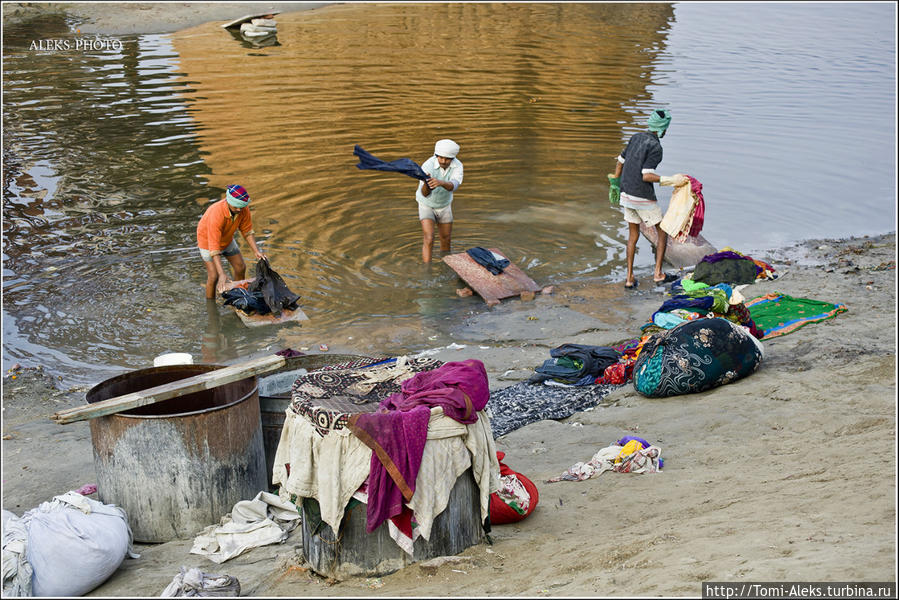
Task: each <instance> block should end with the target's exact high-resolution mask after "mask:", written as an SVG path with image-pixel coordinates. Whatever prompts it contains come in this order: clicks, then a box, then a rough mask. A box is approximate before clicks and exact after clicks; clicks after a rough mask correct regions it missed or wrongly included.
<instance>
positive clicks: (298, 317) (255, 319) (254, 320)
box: [216, 277, 309, 327]
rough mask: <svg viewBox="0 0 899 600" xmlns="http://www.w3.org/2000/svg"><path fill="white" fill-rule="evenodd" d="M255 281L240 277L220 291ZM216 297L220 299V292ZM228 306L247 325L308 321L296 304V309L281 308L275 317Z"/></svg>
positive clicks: (258, 325)
mask: <svg viewBox="0 0 899 600" xmlns="http://www.w3.org/2000/svg"><path fill="white" fill-rule="evenodd" d="M254 281H256V278H255V277H254V278H252V279H241V280H240V281H232V282H231V283H230V284H229V285H227V286H225V288H224V289H223V290H222V291H228V290H230V289H233V288H236V287H237V286H239V285H242V284H245V283H246V284H251V283H253V282H254ZM216 298H217V299H218V300H221V299H222V297H221V294H216ZM227 306H228V308H230V309H232V310H233V311H234V312H235V313H237V316H238V317H240V320H241V321H243V324H244V325H246V326H247V327H260V326H262V325H280V324H281V323H287V322H288V321H308V320H309V317H307V316H306V313H304V312H303V309H302V308H300V307H299V306H297V308H296V310H287V309H282V310H281V315H280V316H278V317H276V316H275V315H274V314H271V313H269V314H267V315H248V314H247V313H245V312H244V311H242V310H240V309H238V308H235V307H234V306H231V305H230V304H228V305H227Z"/></svg>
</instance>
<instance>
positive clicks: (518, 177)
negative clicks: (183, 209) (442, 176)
mask: <svg viewBox="0 0 899 600" xmlns="http://www.w3.org/2000/svg"><path fill="white" fill-rule="evenodd" d="M370 8H371V7H365V6H360V5H340V6H331V7H327V8H325V9H322V10H320V11H314V12H310V13H296V14H288V15H281V16H280V17H279V18H278V32H279V39H280V40H281V41H282V43H283V45H282V46H281V47H279V48H277V49H275V50H272V51H271V52H269V53H267V55H266V56H265V57H264V58H263V57H258V56H253V55H251V54H250V53H247V52H242V51H238V50H237V49H236V48H235V47H234V45H233V43H231V42H232V40H230V39H229V37H228V36H222V35H221V34H220V32H217V31H214V30H213V29H211V28H209V27H206V26H203V27H198V28H194V29H191V30H187V31H184V32H181V33H179V34H176V35H175V36H174V44H175V47H176V48H177V50H178V53H179V55H180V57H181V61H180V65H181V68H182V70H183V71H184V72H185V75H184V77H185V79H186V80H189V81H190V90H186V91H185V92H184V93H185V95H186V97H187V98H188V99H189V100H190V101H191V105H192V109H193V113H192V114H193V117H194V119H195V121H196V123H197V135H198V143H199V145H200V148H201V149H202V152H203V153H204V155H205V160H206V163H207V164H208V165H209V166H210V168H211V170H212V172H211V174H210V176H209V180H210V183H211V184H212V185H213V186H215V187H222V186H225V185H227V184H228V183H231V182H236V181H239V182H241V183H242V184H243V185H245V186H246V187H247V188H248V190H249V191H250V193H251V195H252V196H253V197H254V203H256V206H255V209H254V217H255V219H256V220H257V222H258V223H262V224H265V225H266V232H265V233H266V239H265V245H266V247H267V253H268V254H269V255H270V256H272V257H274V258H273V260H274V261H275V263H276V268H277V269H278V271H279V272H280V273H282V274H283V275H284V276H285V279H288V278H289V279H292V280H293V281H294V282H295V283H296V284H297V285H300V286H302V287H303V289H305V290H306V291H307V296H306V298H307V300H308V302H309V303H310V305H309V308H308V309H307V313H309V314H310V317H312V319H313V322H314V323H316V324H329V325H332V326H336V325H339V324H343V323H346V322H353V321H357V320H360V319H368V318H370V317H371V316H372V315H378V314H393V315H395V316H397V317H414V316H415V315H420V314H421V313H422V306H425V305H432V304H434V301H435V300H436V299H437V298H444V297H445V296H446V294H447V291H450V292H451V291H452V289H451V288H450V289H449V290H448V286H447V284H448V283H451V282H453V281H454V279H455V277H454V275H453V274H452V273H447V272H446V270H443V271H438V272H436V273H434V274H432V275H429V276H427V277H421V276H419V272H418V265H417V262H418V260H419V259H418V255H419V246H420V225H419V223H418V219H417V210H416V208H417V207H416V204H415V202H414V186H415V182H414V181H413V180H411V179H408V178H404V177H402V176H397V175H386V174H382V173H372V172H360V171H358V170H356V169H355V168H354V164H355V158H354V157H353V155H352V148H353V146H354V144H356V143H360V144H362V145H363V146H364V147H366V148H367V149H369V150H370V151H372V152H373V153H375V154H377V155H379V156H385V157H388V156H389V157H391V158H393V157H397V158H398V157H401V156H409V157H411V158H413V160H416V161H418V162H423V161H424V159H425V158H427V157H428V156H429V155H430V153H431V149H432V147H433V140H435V139H438V138H441V137H451V138H453V139H454V140H457V141H458V142H459V143H460V144H461V145H462V153H461V154H460V157H462V158H463V160H464V162H465V164H466V167H468V165H471V167H470V168H467V169H466V170H467V171H468V172H467V173H466V180H465V185H464V186H463V188H461V189H460V191H459V192H457V194H456V201H455V202H454V213H455V214H456V225H455V227H454V238H455V239H454V241H455V250H456V251H460V250H461V249H464V248H466V247H470V246H473V245H494V244H496V245H500V246H501V247H502V248H503V249H504V250H505V251H507V252H509V253H510V254H511V255H512V256H513V257H515V258H516V260H517V262H520V264H521V265H522V266H527V265H529V268H530V269H531V270H532V275H533V276H534V277H535V278H536V279H538V280H543V281H547V280H552V279H554V278H556V277H564V276H568V275H570V273H571V272H572V271H573V270H577V271H582V270H583V269H584V264H585V263H590V267H589V268H593V269H601V270H604V271H605V272H608V270H609V269H610V268H611V267H610V264H611V260H612V259H613V258H614V256H615V251H612V252H610V251H609V250H608V249H606V248H603V249H602V250H601V252H597V248H596V245H597V244H596V242H597V238H598V235H597V233H598V232H597V230H598V229H599V230H600V232H601V233H602V234H605V238H603V239H613V238H615V237H617V228H618V227H619V221H620V219H619V216H618V214H617V212H613V211H611V210H610V209H609V208H608V207H607V206H605V205H603V204H600V205H599V206H597V202H596V200H597V199H596V195H597V189H596V186H595V185H594V183H593V182H594V181H595V179H596V169H597V165H596V156H601V155H606V156H614V154H615V153H616V152H617V151H618V149H619V148H618V145H619V143H620V139H621V123H622V122H623V121H625V120H626V119H627V115H626V113H625V111H624V108H623V107H624V106H627V105H630V104H632V103H633V102H634V101H639V100H640V99H641V98H645V97H646V84H647V81H648V80H649V79H651V73H652V55H653V54H654V53H656V52H658V50H659V48H660V47H661V45H662V44H661V43H662V41H663V36H664V32H665V31H666V30H667V28H668V23H669V20H670V18H671V16H672V9H671V7H670V6H669V5H659V4H652V5H639V6H637V5H633V6H628V5H600V4H595V5H590V4H573V5H566V4H552V5H547V4H514V5H481V4H436V5H385V6H379V7H378V8H377V10H376V11H372V10H370ZM447 22H454V23H458V24H459V26H458V28H457V29H458V30H457V31H455V32H454V33H453V35H435V34H434V32H435V31H438V30H439V29H440V28H441V27H442V26H443V24H445V23H447ZM638 23H639V24H641V26H642V28H643V30H642V31H641V33H640V34H639V35H636V34H635V35H633V36H628V35H626V34H625V35H620V34H617V35H614V36H613V35H610V33H611V32H612V31H617V32H620V31H622V30H627V29H630V28H629V27H625V26H626V25H627V24H633V25H636V24H638ZM646 31H648V32H650V33H646ZM653 32H654V33H653ZM634 46H636V47H639V48H641V50H642V52H641V53H634V52H633V47H634ZM599 168H602V169H605V168H606V167H605V166H604V165H603V166H602V167H599ZM588 212H589V213H593V214H595V215H596V218H595V219H593V220H590V221H585V220H584V218H583V215H584V214H585V213H588ZM257 229H258V228H257ZM457 304H458V303H457ZM363 307H364V309H363ZM426 312H427V311H426Z"/></svg>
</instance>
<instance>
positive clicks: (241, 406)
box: [87, 364, 268, 543]
mask: <svg viewBox="0 0 899 600" xmlns="http://www.w3.org/2000/svg"><path fill="white" fill-rule="evenodd" d="M220 368H221V366H218V365H203V364H200V365H172V366H164V367H153V368H149V369H141V370H138V371H132V372H130V373H125V374H123V375H119V376H117V377H113V378H112V379H108V380H106V381H104V382H102V383H100V384H97V385H96V386H94V387H93V388H92V389H91V390H90V391H88V393H87V401H88V403H94V402H100V401H102V400H107V399H109V398H114V397H116V396H121V395H123V394H129V393H132V392H138V391H141V390H145V389H149V388H152V387H155V386H158V385H164V384H166V383H171V382H173V381H178V380H180V379H186V378H188V377H193V376H195V375H200V374H203V373H207V372H209V371H213V370H215V369H220ZM256 383H257V382H256V377H255V376H254V377H249V378H246V379H242V380H240V381H235V382H232V383H229V384H225V385H222V386H219V387H215V388H212V389H208V390H203V391H200V392H195V393H192V394H185V395H183V396H178V397H175V398H171V399H169V400H165V401H163V402H157V403H155V404H149V405H147V406H141V407H138V408H135V409H132V410H129V411H124V412H121V413H116V414H113V415H108V416H104V417H98V418H95V419H92V420H91V422H90V427H91V438H92V441H93V447H94V467H95V469H96V472H97V491H98V493H99V496H100V500H102V501H103V502H105V503H107V504H116V505H118V506H120V507H122V508H123V509H125V512H126V513H127V515H128V522H129V524H130V525H131V531H132V533H133V534H134V539H135V540H136V541H139V542H150V543H155V542H167V541H170V540H174V539H185V538H190V537H193V536H194V535H195V534H197V533H198V532H199V531H200V530H201V529H203V528H204V527H206V526H208V525H212V524H215V523H218V522H219V521H220V519H221V517H222V516H224V515H226V514H228V513H229V512H231V508H232V507H233V506H234V504H235V503H236V502H239V501H240V500H249V499H252V498H253V497H255V496H256V494H257V493H259V492H260V491H263V490H267V489H268V477H267V475H266V471H265V451H264V447H263V441H262V423H261V419H260V411H259V395H258V392H257V387H256Z"/></svg>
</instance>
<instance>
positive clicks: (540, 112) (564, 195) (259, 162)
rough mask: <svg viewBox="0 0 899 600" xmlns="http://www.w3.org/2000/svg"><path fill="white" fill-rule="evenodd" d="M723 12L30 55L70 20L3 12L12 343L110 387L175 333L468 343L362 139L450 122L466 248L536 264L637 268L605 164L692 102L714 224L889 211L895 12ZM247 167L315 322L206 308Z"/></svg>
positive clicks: (572, 7) (192, 39) (328, 24)
mask: <svg viewBox="0 0 899 600" xmlns="http://www.w3.org/2000/svg"><path fill="white" fill-rule="evenodd" d="M731 6H732V5H729V4H728V5H723V4H722V5H712V7H711V8H709V7H708V5H706V4H702V3H697V4H678V5H676V10H675V7H673V6H672V5H670V4H658V3H632V4H628V3H613V4H598V3H592V4H591V3H554V4H549V3H516V4H491V3H437V4H414V3H409V4H394V5H375V4H368V3H364V4H345V5H333V6H329V7H325V8H323V9H317V10H313V11H305V12H300V13H293V14H281V15H279V16H278V17H277V21H278V36H277V40H278V44H275V45H272V46H267V47H262V48H258V47H250V46H248V45H247V44H245V43H244V42H243V41H242V40H235V39H234V38H233V37H232V36H231V35H230V34H229V33H228V32H227V31H225V30H223V29H222V28H221V27H219V25H218V24H215V23H212V24H207V25H204V26H201V27H196V28H193V29H190V30H186V31H183V32H180V33H178V34H174V35H138V36H125V37H122V38H120V39H121V41H122V42H123V48H122V51H121V52H120V53H116V52H110V51H94V52H84V53H82V52H77V53H76V52H57V53H51V52H34V51H30V50H29V43H30V41H31V40H33V39H40V38H49V37H65V36H72V35H73V34H72V33H69V29H68V24H67V23H66V22H65V21H64V20H62V19H55V18H50V19H47V20H44V21H39V22H33V23H31V24H29V25H28V26H25V27H19V28H5V29H4V37H3V44H4V47H3V53H4V55H3V69H4V83H3V85H4V90H3V93H4V112H3V163H4V181H3V185H4V194H3V241H2V251H3V327H4V333H3V344H4V351H3V352H4V357H3V358H4V361H21V362H23V363H43V364H45V365H46V366H47V368H48V369H50V370H54V369H55V370H59V371H62V372H66V374H69V373H68V372H71V373H76V374H81V376H83V378H84V379H86V380H87V381H88V382H96V380H97V379H98V378H99V375H98V372H99V371H102V370H104V369H109V368H110V367H113V368H118V369H124V368H138V367H143V366H148V365H149V364H150V363H151V362H152V357H154V356H156V355H158V354H161V353H164V352H168V351H182V352H191V353H193V354H195V355H197V356H202V357H203V358H204V360H205V359H206V357H207V356H208V357H213V356H214V357H216V360H217V361H226V360H233V359H235V358H237V357H239V356H246V355H248V354H251V353H254V352H259V351H263V350H269V349H279V348H283V347H294V348H297V349H299V348H302V347H308V348H316V347H317V346H318V344H319V343H327V344H328V345H329V346H330V347H331V348H332V350H334V351H347V352H351V353H369V354H372V353H374V354H380V353H385V352H386V353H390V352H399V351H408V350H417V349H421V348H424V347H431V346H437V345H441V344H446V343H448V342H449V341H452V340H451V333H452V330H453V327H454V326H455V325H456V324H457V323H459V322H461V321H462V320H463V319H462V318H463V317H464V316H466V315H467V314H468V313H470V312H472V311H480V310H484V307H483V303H482V302H480V300H479V299H477V298H469V299H459V298H456V297H455V294H454V290H455V288H456V287H459V286H460V282H459V280H458V278H457V277H456V276H455V274H454V273H452V272H451V271H450V270H449V269H447V268H444V266H443V265H440V264H437V265H433V266H432V267H431V268H428V269H424V268H422V267H423V265H421V264H420V262H419V252H420V235H421V234H420V225H419V223H418V220H417V211H416V204H415V201H414V185H415V182H414V181H413V180H411V179H408V178H404V177H402V176H396V175H391V174H383V173H376V172H365V171H359V170H357V169H356V168H355V167H354V165H355V157H354V156H353V154H352V149H353V146H354V144H356V143H359V144H361V145H362V146H363V147H365V148H366V149H367V150H369V151H371V152H372V153H374V154H375V155H377V156H383V157H395V158H398V157H402V156H409V157H410V158H412V159H413V160H416V161H419V162H422V161H423V160H424V159H425V158H426V157H427V156H429V155H430V152H431V149H432V148H433V142H434V140H436V139H439V138H443V137H448V138H452V139H454V140H456V141H457V142H459V143H460V145H461V146H462V152H461V153H460V159H461V160H462V161H463V162H464V163H465V166H466V176H465V183H464V185H463V187H462V188H460V190H459V191H458V192H457V194H456V197H455V200H454V206H453V212H454V214H455V216H456V225H455V226H454V232H453V233H454V250H455V251H461V250H463V249H465V248H467V247H471V246H496V247H499V248H501V249H502V250H504V251H505V252H507V253H508V254H509V255H510V257H511V258H513V260H514V262H515V263H516V264H517V265H518V266H520V267H522V268H524V269H526V270H527V271H528V273H529V275H530V276H531V277H532V278H533V279H534V280H535V281H537V282H538V283H540V284H552V283H558V282H564V281H570V280H572V279H577V278H579V277H584V276H588V277H595V276H609V275H615V276H618V277H620V275H621V269H622V265H623V263H624V243H623V242H624V227H623V224H622V220H621V217H620V214H619V213H618V212H617V211H615V210H612V209H611V208H610V207H609V206H608V203H607V201H606V200H605V196H606V191H607V190H606V179H605V173H606V172H608V170H609V169H610V168H611V165H612V164H613V163H612V161H613V159H614V156H616V155H617V153H618V152H619V151H620V150H621V147H622V144H623V142H624V140H626V139H627V137H628V136H629V135H630V133H633V131H635V130H636V129H637V128H639V127H642V125H643V122H644V119H645V115H646V113H647V112H648V109H649V108H651V107H654V106H656V105H662V106H666V107H670V108H672V110H673V113H674V127H675V129H672V133H671V135H670V136H667V137H666V139H665V162H664V163H663V166H664V168H665V169H666V170H668V171H667V172H676V171H678V170H683V171H686V172H691V173H692V174H694V175H697V176H698V177H699V178H700V179H701V180H703V182H704V186H705V187H704V191H705V192H707V193H706V201H707V208H708V212H707V214H706V230H705V233H706V235H707V237H708V238H709V239H710V241H712V242H713V243H715V244H718V245H719V246H723V245H735V246H736V247H738V249H741V250H744V251H747V250H751V249H752V248H748V247H746V246H744V243H745V241H746V240H752V239H762V236H763V235H765V234H767V233H768V232H769V231H771V232H777V233H778V234H782V233H783V232H784V231H786V232H792V231H796V232H797V233H796V234H795V235H794V237H793V238H792V239H802V238H804V237H809V236H817V235H828V234H830V235H849V234H853V233H868V232H869V231H870V229H872V228H873V229H876V228H877V227H880V226H881V224H884V223H885V224H884V225H883V227H889V226H890V223H888V222H891V223H894V222H895V206H894V204H893V199H894V197H895V180H896V177H895V164H894V156H895V114H894V111H895V91H894V90H895V25H894V21H895V13H894V12H890V11H891V9H892V7H889V6H888V5H876V4H864V3H862V4H859V5H841V4H828V5H815V4H812V5H802V4H800V5H790V4H787V5H784V4H779V3H773V4H769V5H765V4H762V5H759V4H752V5H736V6H737V7H738V8H735V9H731V8H730V7H731ZM731 10H733V11H734V12H729V11H731ZM675 17H677V19H676V21H677V23H675ZM885 17H891V18H890V19H887V18H885ZM446 23H452V24H453V27H452V31H451V32H447V33H443V32H442V31H441V29H442V28H443V27H445V24H446ZM822 32H823V33H822ZM847 165H848V167H847ZM809 173H813V174H814V175H809ZM870 173H878V174H882V175H883V176H882V177H875V178H874V179H873V180H871V179H870V175H869V174H870ZM230 183H240V184H242V185H244V186H246V187H247V189H248V190H249V192H250V194H251V196H252V197H253V198H254V200H253V202H254V209H253V210H254V224H255V228H256V234H257V239H259V240H260V241H261V242H262V247H263V250H264V251H265V252H266V253H267V254H268V255H269V256H270V257H271V260H272V264H273V266H274V267H275V268H276V270H277V271H278V272H279V273H280V274H281V275H282V277H283V278H284V279H285V281H286V282H287V283H288V285H289V286H290V287H291V288H292V289H295V291H297V292H298V293H300V294H301V295H302V296H303V299H302V302H303V309H304V311H305V312H306V313H307V314H308V315H309V316H310V317H311V321H309V322H306V323H304V324H303V325H302V327H299V326H295V327H280V328H277V329H272V328H264V327H261V328H247V327H245V326H243V324H242V323H241V322H240V321H239V319H237V317H236V316H235V315H234V314H232V313H230V311H229V310H228V309H221V308H220V309H219V310H220V313H219V314H217V317H218V318H216V315H215V314H213V312H212V311H211V308H212V307H210V306H206V313H205V317H204V312H203V311H204V308H203V307H204V304H203V302H204V300H203V292H202V288H203V281H204V278H205V274H204V269H203V268H202V264H201V261H200V259H199V258H198V256H197V253H196V249H195V227H196V223H197V220H198V219H199V217H200V215H201V214H202V212H203V209H204V207H205V205H206V203H207V202H208V201H210V200H212V199H215V198H218V197H221V194H222V192H223V190H224V187H225V186H226V185H227V184H230ZM762 184H764V185H762ZM845 189H865V190H866V193H865V194H862V196H861V197H856V196H853V201H852V202H846V201H845V198H846V196H845V193H844V190H845ZM660 197H662V198H663V199H664V196H660ZM885 201H888V202H889V204H886V203H885ZM858 207H861V209H858ZM809 215H814V216H813V217H809ZM890 217H891V218H890ZM734 223H740V225H741V227H739V228H735V227H734V226H733V224H734ZM893 226H894V225H893ZM865 228H868V229H865ZM830 231H835V232H836V233H830ZM878 231H879V230H878ZM791 235H792V233H791ZM645 250H646V248H645V247H643V248H641V251H640V252H638V256H637V259H638V266H640V263H641V261H642V263H643V264H644V265H648V264H649V263H650V262H651V255H649V254H648V253H646V252H645ZM595 310H596V311H599V312H600V313H601V312H602V311H604V310H605V311H606V312H607V309H606V307H605V305H603V304H602V303H600V306H598V307H597V308H596V309H595ZM592 314H596V313H592ZM216 331H217V332H218V333H214V332H216ZM204 333H205V334H208V335H209V338H208V339H206V338H205V337H204ZM222 336H224V337H222Z"/></svg>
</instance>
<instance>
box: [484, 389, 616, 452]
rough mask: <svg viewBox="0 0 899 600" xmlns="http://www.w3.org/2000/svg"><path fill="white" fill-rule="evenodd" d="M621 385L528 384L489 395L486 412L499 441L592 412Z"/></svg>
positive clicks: (494, 391) (496, 391) (494, 434)
mask: <svg viewBox="0 0 899 600" xmlns="http://www.w3.org/2000/svg"><path fill="white" fill-rule="evenodd" d="M619 387H621V386H620V385H587V386H583V387H557V386H553V385H544V384H542V383H541V384H537V385H533V384H530V383H528V382H526V381H522V382H521V383H517V384H515V385H512V386H509V387H505V388H502V389H498V390H492V391H491V392H490V401H489V402H487V410H488V411H489V414H490V428H491V430H492V431H493V437H494V438H498V437H499V436H501V435H506V434H507V433H509V432H512V431H515V430H516V429H518V428H520V427H524V426H525V425H528V424H530V423H536V422H537V421H542V420H544V419H564V418H566V417H570V416H571V415H573V414H575V413H577V412H581V411H584V410H587V409H588V408H593V407H594V406H596V405H598V404H599V403H600V402H601V401H602V399H603V398H604V397H605V396H606V395H607V394H608V393H609V392H611V391H612V390H614V389H617V388H619Z"/></svg>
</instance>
